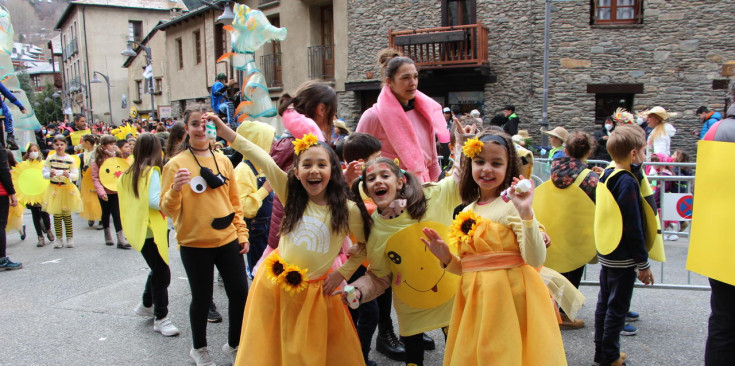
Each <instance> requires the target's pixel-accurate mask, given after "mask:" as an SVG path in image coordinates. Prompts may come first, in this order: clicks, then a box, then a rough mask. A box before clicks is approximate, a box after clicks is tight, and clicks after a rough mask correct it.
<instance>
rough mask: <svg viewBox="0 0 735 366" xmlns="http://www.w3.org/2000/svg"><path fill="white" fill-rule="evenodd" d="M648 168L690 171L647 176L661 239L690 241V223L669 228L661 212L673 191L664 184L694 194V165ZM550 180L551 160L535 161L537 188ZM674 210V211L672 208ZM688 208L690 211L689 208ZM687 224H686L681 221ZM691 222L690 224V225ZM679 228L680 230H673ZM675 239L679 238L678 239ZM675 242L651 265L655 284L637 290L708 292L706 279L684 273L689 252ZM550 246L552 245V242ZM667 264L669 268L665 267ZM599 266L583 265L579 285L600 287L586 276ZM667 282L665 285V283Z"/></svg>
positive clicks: (667, 244)
mask: <svg viewBox="0 0 735 366" xmlns="http://www.w3.org/2000/svg"><path fill="white" fill-rule="evenodd" d="M587 163H588V164H591V165H594V166H600V167H606V166H608V165H610V162H608V161H604V160H588V161H587ZM647 166H654V167H658V166H668V167H674V168H689V169H691V175H671V176H665V175H663V176H662V175H651V176H648V180H649V181H650V182H651V185H652V186H660V188H659V189H657V192H656V194H658V197H659V202H660V203H661V204H660V205H659V209H660V210H661V211H660V214H659V217H660V221H661V234H662V235H664V237H669V238H672V236H677V237H684V238H687V239H689V237H690V231H691V224H686V228H685V229H681V227H682V226H683V225H682V224H681V222H678V223H676V224H675V225H672V226H667V225H665V224H666V222H667V221H665V220H664V210H669V209H672V208H671V207H669V206H667V205H666V204H665V203H666V195H667V194H670V193H672V192H667V188H666V186H667V183H671V184H670V185H672V186H673V185H676V187H677V188H678V189H677V192H676V193H682V194H692V192H694V173H695V169H696V163H673V162H671V163H661V162H645V163H644V164H643V168H644V169H645V167H647ZM550 177H551V159H534V166H533V175H532V177H531V178H532V179H533V180H534V182H535V183H536V185H539V184H541V183H543V182H545V181H547V180H549V179H550ZM674 209H675V208H674ZM690 209H691V208H690ZM682 222H686V221H682ZM689 223H690V222H689ZM677 226H679V228H680V229H679V230H676V229H675V228H676V227H677ZM677 239H678V238H677ZM688 244H689V243H688V242H686V244H684V243H681V242H676V241H670V240H665V241H664V247H665V249H666V256H667V258H666V259H667V262H665V263H659V262H653V261H652V262H651V268H652V270H654V273H656V274H658V276H657V277H658V278H656V281H655V282H656V284H654V285H643V284H642V283H640V282H638V281H636V285H635V286H636V287H642V288H657V289H676V290H695V291H710V286H709V283H708V282H707V278H706V277H704V276H701V275H699V274H696V273H695V274H692V272H690V271H687V270H686V268H685V267H686V254H687V252H688V246H689V245H688ZM552 245H553V242H552ZM667 264H668V265H667ZM599 267H600V266H599V265H591V264H588V265H587V266H585V272H584V276H583V278H582V283H581V284H582V285H587V286H599V282H598V281H594V280H588V279H587V278H588V276H590V277H592V278H594V277H593V276H595V275H596V274H598V273H599ZM667 281H668V282H667Z"/></svg>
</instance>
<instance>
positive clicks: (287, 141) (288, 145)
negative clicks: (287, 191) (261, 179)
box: [268, 135, 294, 249]
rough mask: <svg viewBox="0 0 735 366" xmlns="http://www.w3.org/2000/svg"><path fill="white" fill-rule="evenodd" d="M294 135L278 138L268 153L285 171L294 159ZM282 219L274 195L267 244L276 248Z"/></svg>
mask: <svg viewBox="0 0 735 366" xmlns="http://www.w3.org/2000/svg"><path fill="white" fill-rule="evenodd" d="M293 141H294V137H293V136H291V135H284V137H282V138H281V139H280V140H278V141H276V142H274V143H273V146H271V151H270V154H271V156H272V157H273V160H275V161H276V164H278V166H279V167H280V168H281V169H282V170H283V171H285V172H288V171H289V170H291V167H292V166H293V161H294V153H293V144H292V142H293ZM282 219H283V204H282V203H281V200H280V199H278V196H274V199H273V212H272V214H271V226H270V231H269V232H268V246H269V247H271V248H273V249H276V248H278V241H279V240H280V239H281V236H280V235H279V234H278V232H279V231H280V230H281V220H282Z"/></svg>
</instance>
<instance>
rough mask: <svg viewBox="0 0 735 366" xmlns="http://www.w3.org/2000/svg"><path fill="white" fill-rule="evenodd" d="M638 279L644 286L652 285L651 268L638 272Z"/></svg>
mask: <svg viewBox="0 0 735 366" xmlns="http://www.w3.org/2000/svg"><path fill="white" fill-rule="evenodd" d="M638 279H639V280H640V281H641V282H643V283H644V284H646V285H653V271H651V268H650V267H649V268H646V269H644V270H641V271H638Z"/></svg>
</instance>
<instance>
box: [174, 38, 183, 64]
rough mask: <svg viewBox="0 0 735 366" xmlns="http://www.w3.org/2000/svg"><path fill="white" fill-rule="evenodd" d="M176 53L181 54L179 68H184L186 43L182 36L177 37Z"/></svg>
mask: <svg viewBox="0 0 735 366" xmlns="http://www.w3.org/2000/svg"><path fill="white" fill-rule="evenodd" d="M176 53H177V55H178V56H179V70H183V69H184V45H183V43H182V42H181V38H176Z"/></svg>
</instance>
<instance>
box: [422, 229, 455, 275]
mask: <svg viewBox="0 0 735 366" xmlns="http://www.w3.org/2000/svg"><path fill="white" fill-rule="evenodd" d="M423 232H424V235H426V238H428V239H429V240H426V239H425V238H420V239H421V241H422V242H424V244H426V247H427V248H429V251H431V253H432V254H434V256H436V257H437V258H438V259H439V261H440V262H441V263H442V265H443V266H445V267H446V265H447V264H449V262H450V261H451V260H452V252H450V251H449V246H448V245H447V243H445V242H444V240H443V239H442V238H441V237H440V236H439V233H437V232H436V230H434V229H431V228H428V227H426V228H424V230H423Z"/></svg>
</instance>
